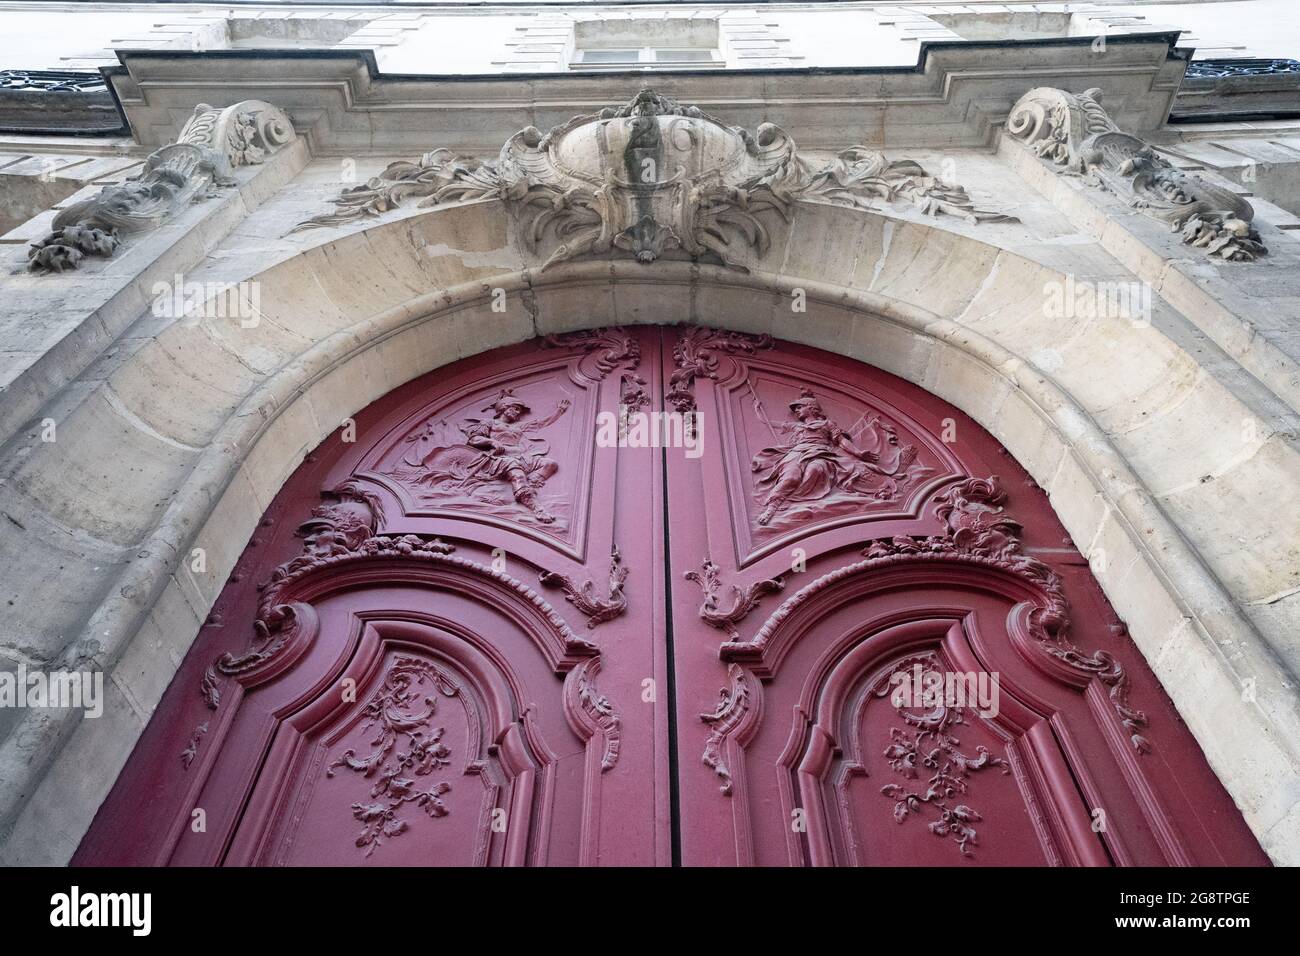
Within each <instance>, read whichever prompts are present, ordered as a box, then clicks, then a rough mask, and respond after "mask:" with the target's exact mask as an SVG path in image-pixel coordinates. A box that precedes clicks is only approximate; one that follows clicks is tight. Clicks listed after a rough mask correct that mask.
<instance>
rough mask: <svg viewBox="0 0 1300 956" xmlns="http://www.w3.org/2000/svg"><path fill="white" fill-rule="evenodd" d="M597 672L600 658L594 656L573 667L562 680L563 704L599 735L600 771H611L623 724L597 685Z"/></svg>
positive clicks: (615, 763)
mask: <svg viewBox="0 0 1300 956" xmlns="http://www.w3.org/2000/svg"><path fill="white" fill-rule="evenodd" d="M598 674H600V658H599V657H593V658H591V659H590V660H586V661H583V662H582V663H581V664H579V665H578V666H577V667H575V668H574V669H573V670H572V671H571V672H570V673H569V676H568V677H567V678H566V679H565V682H564V690H565V706H566V707H568V708H569V709H570V710H571V711H573V712H575V713H580V714H581V715H582V716H583V717H584V718H585V720H586V722H587V723H588V724H590V726H592V727H594V728H595V729H596V730H597V731H598V732H599V733H600V735H601V739H602V742H603V744H604V746H603V748H602V750H601V757H600V772H601V773H604V772H605V771H607V770H612V769H613V768H614V767H615V765H617V764H618V751H619V747H621V746H622V742H623V723H622V721H621V720H620V719H619V716H618V712H617V711H616V710H615V709H614V705H613V704H612V703H610V700H609V698H608V697H606V696H605V695H604V694H602V693H601V692H600V691H599V690H598V689H597V688H596V677H597V675H598Z"/></svg>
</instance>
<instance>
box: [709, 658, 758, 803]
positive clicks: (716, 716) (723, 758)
mask: <svg viewBox="0 0 1300 956" xmlns="http://www.w3.org/2000/svg"><path fill="white" fill-rule="evenodd" d="M749 707H750V688H749V676H748V675H747V674H746V673H745V669H744V668H743V667H741V666H740V665H739V664H732V665H730V666H729V667H728V668H727V686H726V687H724V688H722V690H720V691H719V692H718V706H717V707H716V708H714V711H713V713H711V714H700V720H702V721H703V722H704V723H705V724H707V725H708V727H709V736H708V739H707V740H706V741H705V742H704V756H703V757H702V758H701V759H702V761H703V763H704V765H705V766H706V767H708V768H710V769H711V770H712V771H713V772H714V773H715V774H717V775H718V779H719V780H721V781H722V782H721V783H719V784H718V790H719V791H721V793H722V794H723V795H724V796H727V797H729V796H731V794H732V790H733V789H734V782H733V780H732V778H731V768H730V767H729V766H728V765H727V754H726V747H727V740H728V739H729V738H730V737H731V735H732V734H734V733H735V732H736V729H737V728H738V727H740V725H741V723H742V722H743V721H744V719H745V715H746V714H747V713H748V712H749Z"/></svg>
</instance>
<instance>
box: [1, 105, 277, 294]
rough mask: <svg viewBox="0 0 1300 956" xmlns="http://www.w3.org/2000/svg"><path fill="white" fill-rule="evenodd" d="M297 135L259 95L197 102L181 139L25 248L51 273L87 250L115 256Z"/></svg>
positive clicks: (31, 261)
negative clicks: (129, 239)
mask: <svg viewBox="0 0 1300 956" xmlns="http://www.w3.org/2000/svg"><path fill="white" fill-rule="evenodd" d="M295 135H296V134H295V132H294V129H293V124H292V123H291V122H290V121H289V117H288V116H286V115H285V114H284V113H283V112H282V111H281V110H279V109H277V108H276V107H274V106H272V105H271V104H269V103H264V102H262V101H261V100H245V101H243V102H242V103H236V104H235V105H234V106H229V107H226V108H225V109H218V108H216V107H212V106H208V105H207V104H206V103H200V104H199V105H198V106H196V107H195V108H194V115H193V116H192V117H190V120H189V122H187V123H186V124H185V127H184V128H183V129H182V130H181V134H180V137H179V138H178V139H177V141H176V142H175V143H171V144H170V145H167V146H163V147H161V148H159V149H156V150H154V151H153V152H152V153H150V154H149V156H148V158H147V159H146V160H145V161H144V169H143V170H142V171H141V172H140V173H139V174H138V175H136V176H135V177H134V178H132V179H130V180H127V181H126V182H124V183H119V184H117V185H113V186H105V187H104V188H103V189H102V190H101V191H100V193H99V195H98V196H94V197H92V198H90V199H86V200H83V201H81V202H79V203H74V204H73V205H71V206H69V207H68V208H67V209H64V210H63V211H62V212H60V213H59V214H58V215H57V216H56V217H55V218H54V222H53V224H52V230H51V232H50V234H49V235H48V236H46V237H45V238H44V239H42V240H40V241H39V242H37V243H34V244H33V245H32V248H31V249H30V250H29V251H28V254H27V256H28V262H27V267H28V268H29V269H30V270H31V271H33V272H37V273H40V274H42V275H48V274H49V273H52V272H66V271H68V270H70V269H76V268H77V267H78V266H79V265H80V264H81V262H82V260H83V259H84V258H85V257H86V256H102V257H105V258H107V257H109V256H112V255H113V253H114V251H115V250H116V249H117V247H118V246H119V245H121V242H122V237H123V236H125V235H130V234H134V233H141V232H147V231H149V230H151V229H155V228H157V227H158V226H160V225H161V224H162V223H164V222H165V221H167V220H168V219H170V218H171V217H172V216H174V215H176V214H177V213H178V212H179V211H180V210H181V209H183V208H184V207H185V206H186V205H187V204H188V203H190V202H194V201H197V200H200V199H203V198H206V197H207V195H208V194H209V190H211V188H212V187H214V186H228V185H232V184H233V180H232V179H231V174H232V171H233V170H234V168H235V167H237V166H250V165H256V164H259V163H261V162H263V161H264V160H265V159H266V157H267V156H268V155H270V154H272V153H275V152H277V151H279V150H281V149H283V148H284V147H285V146H286V145H287V144H288V143H289V142H291V141H292V140H293V139H294V137H295Z"/></svg>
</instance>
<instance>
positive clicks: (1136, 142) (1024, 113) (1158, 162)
mask: <svg viewBox="0 0 1300 956" xmlns="http://www.w3.org/2000/svg"><path fill="white" fill-rule="evenodd" d="M1007 132H1008V133H1010V134H1011V135H1012V136H1014V137H1016V138H1017V139H1019V140H1022V141H1023V142H1025V143H1026V144H1028V145H1029V146H1030V147H1031V148H1032V149H1033V150H1034V152H1035V153H1037V154H1038V156H1039V157H1041V158H1042V159H1043V160H1045V161H1046V162H1048V163H1050V164H1052V165H1053V166H1060V167H1064V168H1065V170H1066V171H1067V172H1070V173H1075V174H1079V175H1083V176H1085V177H1087V180H1088V181H1089V182H1090V183H1091V184H1092V185H1095V186H1099V187H1101V188H1104V189H1108V190H1110V191H1111V192H1113V193H1115V195H1117V196H1118V197H1119V198H1120V199H1122V200H1124V201H1125V202H1127V203H1128V204H1129V205H1130V206H1131V207H1133V208H1134V209H1139V210H1141V211H1142V212H1143V213H1144V214H1146V215H1148V216H1150V217H1152V218H1154V219H1158V220H1160V221H1161V222H1165V223H1168V224H1169V226H1170V228H1171V229H1172V230H1173V231H1175V232H1181V235H1182V241H1183V242H1185V243H1187V244H1188V245H1191V246H1194V247H1196V248H1198V249H1204V250H1205V252H1206V253H1207V254H1209V255H1213V256H1218V257H1219V258H1221V259H1225V260H1227V261H1229V262H1251V261H1253V260H1255V259H1256V258H1258V257H1259V256H1263V255H1267V254H1268V250H1267V249H1266V248H1265V247H1264V244H1263V242H1262V241H1261V240H1260V236H1259V233H1258V232H1257V231H1256V230H1255V229H1254V227H1253V226H1252V225H1251V221H1252V220H1253V219H1254V218H1255V210H1254V208H1253V207H1252V206H1251V205H1250V203H1248V202H1247V201H1246V200H1245V199H1243V198H1241V196H1239V195H1237V194H1236V193H1235V192H1233V191H1232V190H1230V189H1226V188H1224V187H1222V186H1216V185H1214V184H1213V183H1211V182H1208V181H1206V180H1204V179H1201V178H1200V177H1199V176H1194V175H1192V174H1191V173H1186V172H1183V171H1182V170H1181V169H1176V168H1175V167H1174V166H1172V165H1171V164H1170V163H1169V161H1168V160H1166V159H1165V158H1164V157H1162V156H1160V155H1159V154H1158V153H1157V152H1156V151H1155V150H1154V149H1152V148H1151V147H1150V146H1149V145H1148V144H1147V143H1145V142H1143V141H1142V140H1141V139H1138V137H1136V136H1133V135H1131V134H1129V133H1125V132H1123V131H1122V130H1121V129H1120V128H1119V127H1118V126H1116V125H1115V122H1114V120H1112V119H1111V118H1110V116H1109V115H1107V113H1106V111H1105V110H1104V109H1103V108H1102V106H1101V90H1099V89H1090V90H1085V91H1084V92H1083V93H1077V94H1076V93H1067V92H1066V91H1064V90H1058V89H1052V88H1051V87H1038V88H1037V89H1033V90H1030V91H1029V92H1028V93H1026V94H1025V95H1024V96H1022V97H1021V98H1020V100H1019V101H1018V102H1017V103H1016V105H1015V106H1014V107H1012V109H1011V114H1010V116H1009V117H1008V118H1007Z"/></svg>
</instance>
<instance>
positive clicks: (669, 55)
mask: <svg viewBox="0 0 1300 956" xmlns="http://www.w3.org/2000/svg"><path fill="white" fill-rule="evenodd" d="M655 59H656V60H657V61H658V62H660V63H711V62H713V51H712V50H655Z"/></svg>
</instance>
